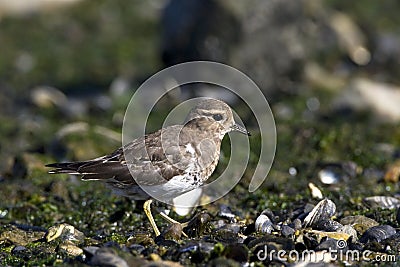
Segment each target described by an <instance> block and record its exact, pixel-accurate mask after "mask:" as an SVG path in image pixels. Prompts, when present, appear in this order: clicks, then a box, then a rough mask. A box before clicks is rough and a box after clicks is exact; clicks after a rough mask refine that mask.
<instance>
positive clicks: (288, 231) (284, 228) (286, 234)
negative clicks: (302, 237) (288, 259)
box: [281, 225, 296, 237]
mask: <svg viewBox="0 0 400 267" xmlns="http://www.w3.org/2000/svg"><path fill="white" fill-rule="evenodd" d="M295 232H296V230H294V229H293V228H292V227H290V226H288V225H282V228H281V234H282V235H283V236H284V237H290V236H292V235H293V234H294V233H295Z"/></svg>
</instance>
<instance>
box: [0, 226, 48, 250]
mask: <svg viewBox="0 0 400 267" xmlns="http://www.w3.org/2000/svg"><path fill="white" fill-rule="evenodd" d="M7 228H9V230H6V231H4V232H2V233H1V234H0V242H1V241H9V242H11V243H12V244H16V245H21V246H26V245H27V244H29V243H31V242H35V241H38V240H40V239H42V238H43V237H44V235H45V233H44V232H39V231H37V232H36V231H24V230H22V229H19V228H17V227H15V226H10V227H7Z"/></svg>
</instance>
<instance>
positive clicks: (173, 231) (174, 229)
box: [162, 223, 183, 241]
mask: <svg viewBox="0 0 400 267" xmlns="http://www.w3.org/2000/svg"><path fill="white" fill-rule="evenodd" d="M182 230H183V228H182V225H181V224H180V223H172V224H171V225H170V226H169V227H168V228H167V229H166V230H165V231H164V232H163V233H162V236H163V237H164V238H165V239H171V240H175V241H178V240H179V239H181V236H182Z"/></svg>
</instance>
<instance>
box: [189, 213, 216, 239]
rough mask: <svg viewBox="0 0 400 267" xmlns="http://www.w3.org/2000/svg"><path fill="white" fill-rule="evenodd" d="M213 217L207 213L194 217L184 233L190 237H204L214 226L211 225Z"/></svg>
mask: <svg viewBox="0 0 400 267" xmlns="http://www.w3.org/2000/svg"><path fill="white" fill-rule="evenodd" d="M210 221H211V216H210V214H208V213H206V212H201V213H199V214H197V215H196V216H194V217H193V218H192V219H191V220H190V221H189V222H188V224H187V226H186V227H185V228H184V229H183V231H184V232H185V233H186V234H188V235H189V236H190V237H196V236H200V235H202V234H203V233H204V232H206V231H208V230H210V229H211V228H212V225H211V223H210Z"/></svg>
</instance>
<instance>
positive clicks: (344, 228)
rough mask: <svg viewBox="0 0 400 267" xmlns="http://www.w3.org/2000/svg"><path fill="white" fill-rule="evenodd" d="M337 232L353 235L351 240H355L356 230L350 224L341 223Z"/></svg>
mask: <svg viewBox="0 0 400 267" xmlns="http://www.w3.org/2000/svg"><path fill="white" fill-rule="evenodd" d="M337 231H338V232H339V233H346V234H348V235H350V236H352V237H353V240H357V239H358V237H357V231H356V229H354V228H353V227H352V226H351V225H343V226H342V227H341V228H339V229H338V230H337Z"/></svg>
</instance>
